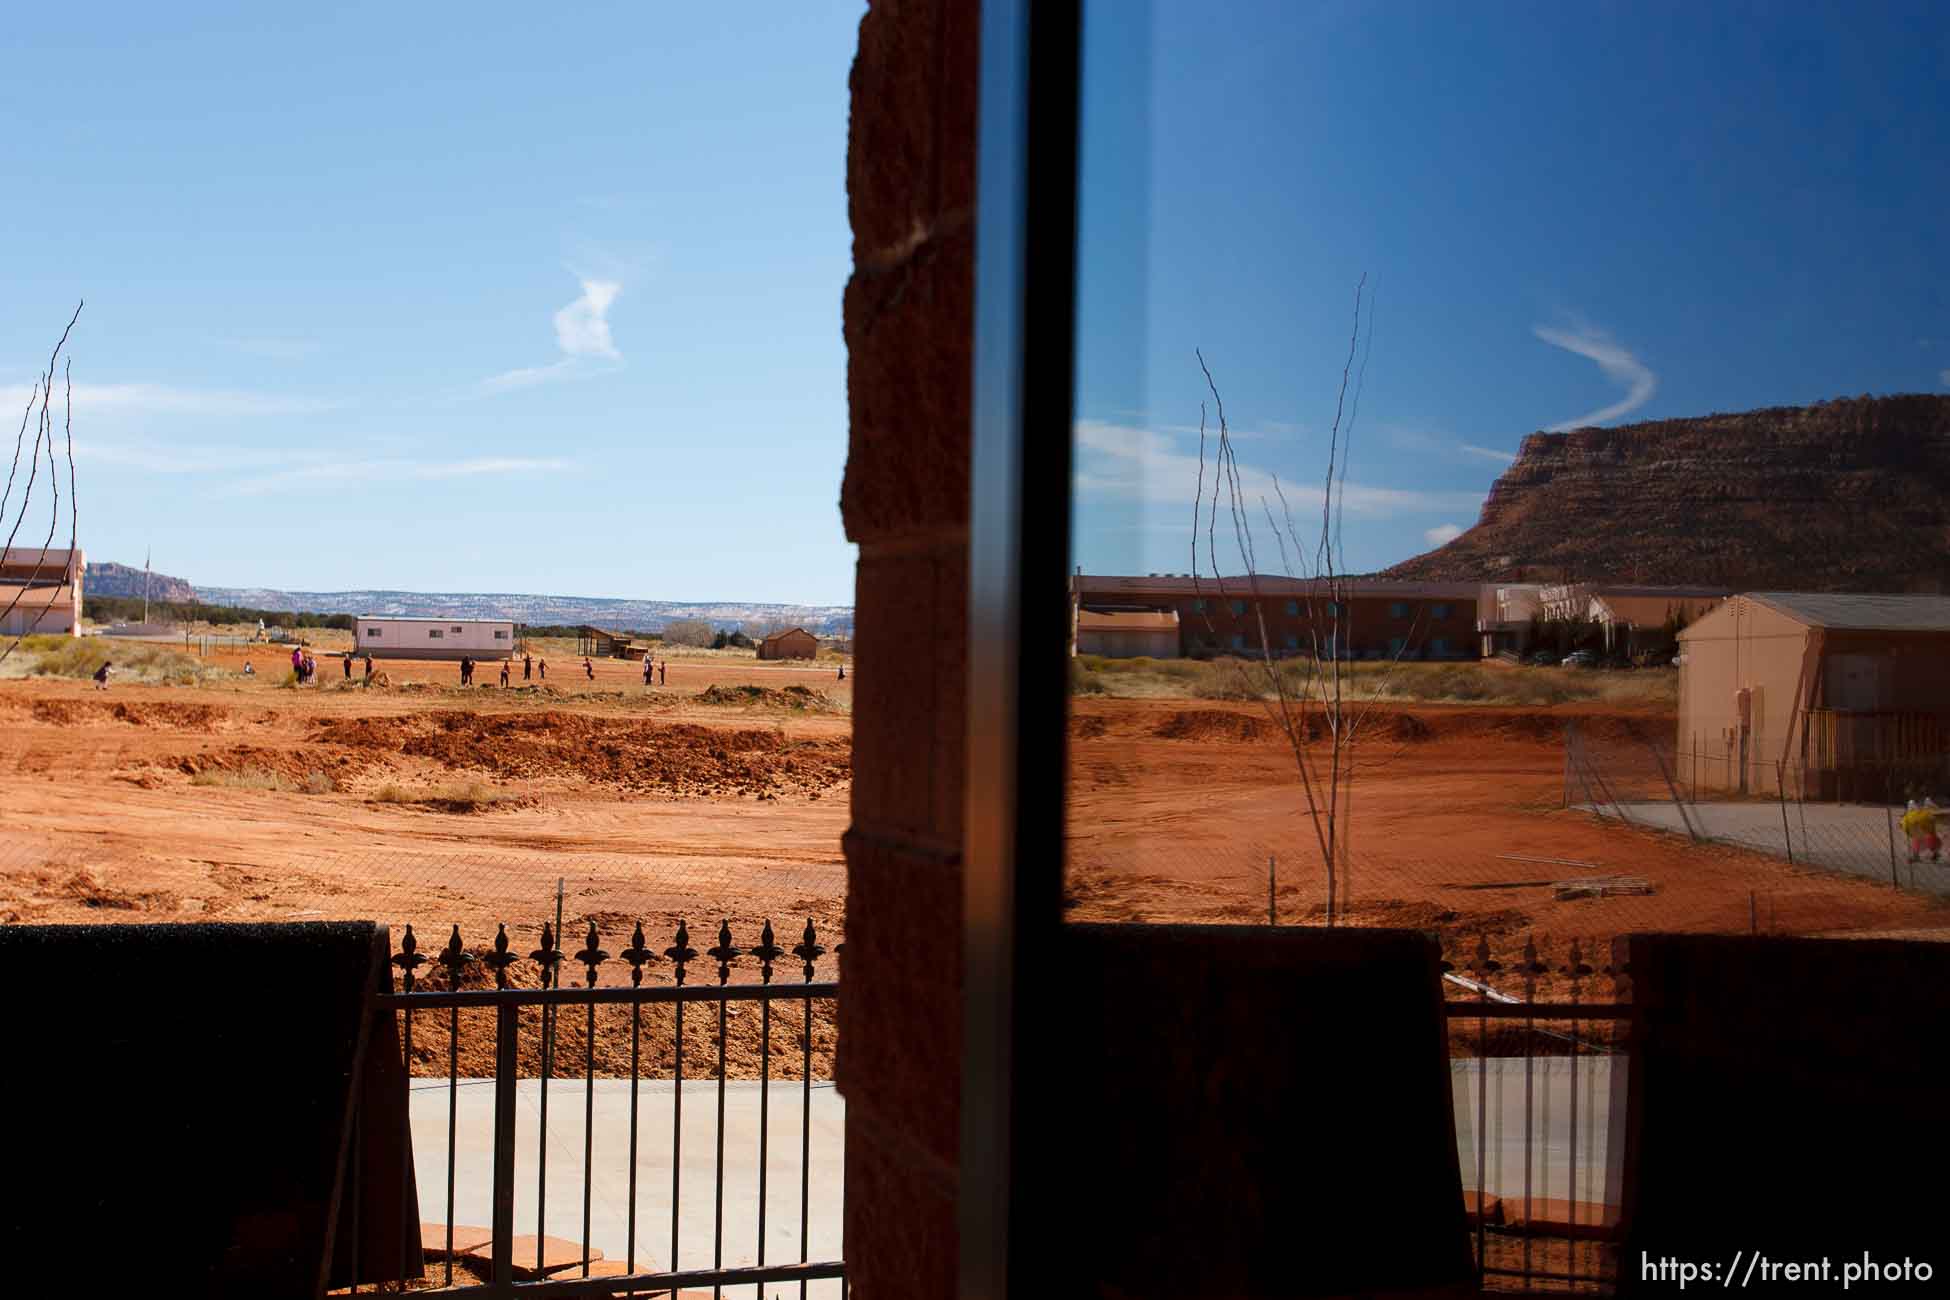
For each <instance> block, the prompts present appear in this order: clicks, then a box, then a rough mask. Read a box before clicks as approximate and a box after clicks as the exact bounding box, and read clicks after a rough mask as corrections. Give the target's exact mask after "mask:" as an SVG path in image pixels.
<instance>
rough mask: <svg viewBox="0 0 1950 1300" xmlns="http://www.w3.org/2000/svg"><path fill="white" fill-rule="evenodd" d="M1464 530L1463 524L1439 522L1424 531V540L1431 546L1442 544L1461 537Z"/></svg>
mask: <svg viewBox="0 0 1950 1300" xmlns="http://www.w3.org/2000/svg"><path fill="white" fill-rule="evenodd" d="M1462 532H1463V530H1462V525H1460V524H1437V525H1436V526H1435V527H1434V528H1430V529H1427V530H1426V531H1424V532H1423V534H1422V540H1423V541H1425V542H1427V543H1428V544H1429V545H1430V546H1442V545H1444V544H1446V543H1448V542H1453V541H1455V540H1456V539H1457V538H1458V537H1461V536H1462Z"/></svg>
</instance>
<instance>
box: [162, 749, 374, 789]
mask: <svg viewBox="0 0 1950 1300" xmlns="http://www.w3.org/2000/svg"><path fill="white" fill-rule="evenodd" d="M369 765H370V760H369V759H368V758H366V757H365V756H362V755H359V754H356V753H345V752H334V751H332V750H326V749H317V748H309V747H307V748H300V749H270V748H267V747H265V746H263V745H233V746H231V747H230V748H228V749H221V750H209V751H206V752H203V753H197V754H185V755H183V756H182V757H181V758H178V759H176V760H175V761H174V763H173V766H174V767H175V768H176V770H177V771H179V772H181V773H183V774H184V775H185V776H196V775H198V774H200V773H203V772H247V771H251V770H253V769H255V770H257V771H262V772H274V773H276V774H277V775H279V776H282V777H288V778H290V779H291V780H292V781H297V782H302V781H304V780H305V778H307V777H309V776H310V775H311V774H312V773H314V772H324V773H326V774H327V775H329V776H332V777H334V778H335V779H336V778H338V777H343V776H349V775H351V774H353V773H355V772H359V771H362V770H364V769H365V768H366V767H367V766H369Z"/></svg>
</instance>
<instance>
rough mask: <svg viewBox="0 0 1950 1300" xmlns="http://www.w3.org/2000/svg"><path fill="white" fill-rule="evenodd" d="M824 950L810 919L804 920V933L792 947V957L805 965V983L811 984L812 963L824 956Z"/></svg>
mask: <svg viewBox="0 0 1950 1300" xmlns="http://www.w3.org/2000/svg"><path fill="white" fill-rule="evenodd" d="M825 952H826V950H825V949H824V948H822V947H820V946H819V935H818V933H817V932H816V931H814V929H813V923H812V918H811V917H810V916H809V917H807V918H806V933H805V935H804V937H802V938H801V939H800V940H799V942H798V943H797V944H795V945H793V949H792V955H793V956H794V957H797V958H798V959H799V960H800V961H802V962H804V963H805V968H806V969H805V973H806V983H808V984H810V983H812V977H813V963H814V962H816V961H818V960H819V959H820V958H821V957H822V956H824V955H825Z"/></svg>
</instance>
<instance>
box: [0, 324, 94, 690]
mask: <svg viewBox="0 0 1950 1300" xmlns="http://www.w3.org/2000/svg"><path fill="white" fill-rule="evenodd" d="M86 305H87V304H86V302H85V301H83V302H80V303H77V304H76V305H75V309H74V315H73V316H70V317H69V318H68V325H67V328H66V329H64V330H62V331H61V337H60V339H59V340H58V341H56V343H55V345H54V351H53V352H52V353H50V354H49V356H48V359H47V369H46V370H45V371H43V372H42V373H41V374H40V375H38V376H36V382H35V384H34V387H33V391H32V393H31V394H30V395H29V397H28V399H27V409H26V410H25V411H24V412H23V413H22V415H21V421H20V433H19V434H17V435H16V436H15V438H14V460H13V468H12V470H10V471H9V473H8V475H7V489H6V492H5V494H4V495H0V523H5V522H6V519H7V514H6V509H7V503H8V502H10V501H11V500H12V497H13V485H14V479H15V476H16V475H17V474H18V473H19V471H20V453H21V449H22V447H23V446H25V445H26V435H27V428H28V426H29V425H30V424H31V425H32V426H33V429H34V439H33V445H32V447H31V448H30V449H29V456H30V460H29V464H28V469H27V484H26V487H25V488H24V489H23V491H22V492H21V495H20V505H19V507H18V508H17V510H16V511H15V513H14V514H13V523H12V525H11V526H10V527H9V528H8V530H7V541H6V544H5V546H0V561H3V560H4V556H5V555H6V554H7V553H8V552H11V551H12V549H13V544H14V540H15V538H16V537H18V536H19V534H20V529H21V525H22V524H24V523H25V522H26V520H27V509H28V507H29V506H30V505H31V504H32V503H33V500H34V484H35V483H36V482H37V481H38V480H39V478H40V469H41V447H42V445H43V443H45V444H46V447H47V477H48V488H49V492H50V495H51V498H52V505H51V508H50V510H49V513H48V523H47V536H46V538H44V539H43V540H42V542H41V548H40V553H39V554H38V555H37V556H36V557H35V560H34V571H33V572H32V573H31V574H30V575H29V576H28V577H27V579H26V580H25V581H24V582H22V583H21V585H20V589H19V590H18V591H17V592H15V593H14V597H13V599H12V600H10V601H8V602H7V607H6V608H5V609H0V623H5V622H6V620H7V619H8V618H9V617H10V616H11V615H12V614H13V612H14V610H15V609H17V608H19V606H20V602H21V601H22V600H23V599H24V598H25V597H26V595H27V593H28V592H30V591H32V590H34V589H35V588H36V587H37V586H38V584H39V583H40V580H41V573H42V571H43V570H44V569H45V568H46V566H47V553H48V551H49V550H51V549H52V548H53V546H54V533H55V530H56V529H57V528H58V527H59V526H60V522H61V478H60V469H59V466H58V465H57V463H56V459H55V452H54V420H53V400H54V375H55V371H56V370H57V369H58V368H59V367H60V365H61V353H62V351H63V350H64V349H65V348H66V347H67V345H68V336H69V335H70V334H72V333H73V332H74V326H75V322H76V321H78V320H80V319H81V309H82V308H83V307H84V306H86ZM63 373H64V374H65V376H66V380H67V411H66V418H65V428H66V430H67V444H68V518H69V542H68V555H69V563H70V564H72V563H73V557H74V543H75V540H76V538H77V537H78V536H79V527H80V522H79V516H78V514H77V512H76V510H75V468H74V375H73V366H72V363H70V365H69V367H68V369H67V370H66V371H64V372H63ZM36 407H38V408H39V414H38V416H36V413H35V412H36ZM26 635H27V634H26V633H24V632H23V633H22V634H21V635H20V636H17V637H15V638H14V640H13V642H12V643H11V644H9V645H8V646H7V647H6V649H5V650H0V663H5V662H6V660H7V659H8V658H9V657H10V656H12V654H13V652H14V651H15V650H16V649H18V648H19V646H20V643H21V641H22V640H24V639H25V638H26Z"/></svg>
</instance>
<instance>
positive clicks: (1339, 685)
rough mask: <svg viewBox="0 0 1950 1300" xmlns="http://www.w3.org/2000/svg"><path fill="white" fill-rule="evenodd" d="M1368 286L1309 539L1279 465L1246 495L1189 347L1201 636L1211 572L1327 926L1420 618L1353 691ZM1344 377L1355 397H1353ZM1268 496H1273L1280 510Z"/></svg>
mask: <svg viewBox="0 0 1950 1300" xmlns="http://www.w3.org/2000/svg"><path fill="white" fill-rule="evenodd" d="M1366 287H1367V277H1366V276H1363V277H1362V278H1361V281H1360V282H1359V283H1358V284H1357V285H1356V287H1355V291H1354V325H1353V329H1352V332H1351V334H1350V337H1349V339H1348V354H1347V359H1346V361H1345V362H1344V363H1343V365H1342V367H1341V381H1340V390H1339V394H1338V396H1337V397H1336V400H1335V404H1334V420H1333V423H1332V425H1331V426H1330V428H1329V431H1328V437H1327V448H1326V469H1325V473H1324V475H1323V477H1322V482H1321V488H1320V523H1319V529H1318V533H1317V534H1316V535H1314V536H1312V537H1310V538H1303V537H1302V534H1301V532H1300V530H1299V528H1298V527H1297V525H1296V523H1295V521H1294V517H1293V510H1292V505H1291V503H1290V502H1289V501H1288V499H1287V493H1286V490H1285V488H1284V487H1282V486H1281V484H1280V480H1279V476H1278V475H1276V474H1273V475H1269V476H1268V477H1269V479H1270V485H1271V487H1272V493H1273V500H1272V501H1269V500H1268V499H1267V498H1266V496H1265V495H1264V494H1263V493H1262V494H1259V497H1258V500H1257V501H1256V502H1255V501H1253V500H1249V499H1248V498H1249V490H1248V488H1247V487H1246V486H1245V485H1244V483H1243V481H1242V479H1241V476H1240V472H1239V464H1238V459H1237V457H1236V455H1235V451H1234V445H1233V438H1232V431H1231V426H1230V425H1229V423H1228V422H1227V419H1226V411H1225V400H1224V398H1223V397H1222V396H1221V394H1220V392H1219V385H1218V381H1217V380H1216V379H1215V378H1214V376H1213V374H1212V369H1211V367H1210V366H1209V365H1207V364H1206V360H1205V356H1204V354H1203V353H1202V352H1197V353H1195V354H1194V355H1196V356H1197V358H1198V364H1199V369H1200V371H1201V372H1202V373H1203V375H1204V378H1205V385H1206V390H1207V391H1208V392H1209V393H1210V394H1211V402H1212V409H1211V411H1210V413H1209V415H1208V411H1207V408H1206V405H1205V403H1203V402H1201V403H1200V404H1199V456H1198V481H1197V490H1196V497H1195V499H1194V503H1193V511H1192V582H1193V591H1194V594H1195V595H1196V596H1198V597H1199V598H1200V599H1198V600H1197V601H1196V602H1195V604H1194V609H1197V610H1200V611H1203V620H1204V623H1205V628H1206V632H1207V636H1206V641H1207V643H1208V644H1211V645H1216V644H1217V643H1218V633H1217V631H1216V628H1215V626H1214V624H1213V621H1212V608H1211V606H1212V602H1211V601H1210V600H1207V599H1205V598H1204V596H1205V592H1206V590H1207V584H1208V583H1209V584H1210V590H1212V591H1213V592H1215V593H1216V599H1217V600H1221V601H1230V602H1232V606H1233V616H1234V618H1235V619H1237V618H1239V617H1241V616H1243V615H1244V614H1246V613H1247V612H1250V615H1251V617H1250V621H1249V625H1248V626H1249V629H1250V631H1249V634H1248V636H1249V638H1250V644H1247V645H1240V644H1238V643H1235V646H1234V649H1235V654H1234V655H1233V656H1232V657H1230V658H1228V659H1224V660H1222V661H1221V663H1222V664H1223V665H1225V666H1226V667H1227V668H1228V669H1229V670H1230V672H1231V673H1233V674H1235V675H1236V676H1235V678H1234V681H1235V684H1236V686H1237V688H1238V693H1240V694H1242V695H1244V696H1246V697H1247V698H1250V699H1254V700H1257V701H1258V702H1259V703H1260V705H1261V706H1262V707H1263V708H1264V709H1265V711H1266V714H1267V717H1268V719H1269V720H1270V721H1271V722H1272V724H1273V725H1274V726H1275V727H1276V728H1278V730H1279V733H1280V736H1281V738H1282V739H1283V740H1284V741H1285V743H1286V746H1287V749H1288V751H1289V752H1290V753H1291V755H1292V758H1293V763H1294V769H1295V771H1296V773H1297V774H1298V776H1299V778H1300V790H1301V797H1302V799H1303V801H1304V812H1305V816H1306V818H1307V821H1308V823H1309V825H1310V826H1311V828H1312V830H1313V839H1314V848H1315V852H1316V853H1317V854H1318V856H1319V861H1320V864H1321V867H1322V869H1323V871H1324V875H1325V885H1326V890H1325V893H1326V907H1325V919H1326V923H1327V924H1328V925H1330V926H1331V925H1333V924H1335V923H1336V920H1337V919H1338V918H1339V917H1340V916H1342V915H1343V914H1344V913H1345V912H1346V910H1347V906H1348V903H1347V899H1348V891H1349V888H1350V881H1351V874H1352V873H1351V861H1352V858H1351V842H1352V837H1351V834H1350V832H1351V824H1352V808H1353V797H1354V779H1355V774H1356V772H1357V770H1359V768H1360V766H1362V765H1363V763H1364V761H1365V764H1366V765H1368V766H1372V765H1373V763H1374V762H1375V761H1376V757H1377V756H1375V755H1371V754H1370V755H1366V756H1365V760H1364V756H1363V754H1362V752H1361V749H1360V746H1361V743H1362V741H1363V740H1364V739H1366V738H1367V736H1368V731H1369V723H1370V721H1371V716H1372V713H1373V710H1374V707H1375V704H1376V701H1377V699H1378V698H1379V697H1381V696H1382V695H1384V694H1385V693H1386V681H1387V677H1388V675H1389V674H1390V673H1391V672H1392V671H1393V670H1394V669H1395V668H1397V667H1398V666H1399V665H1400V663H1401V662H1402V660H1403V658H1404V657H1405V656H1407V655H1409V654H1410V653H1412V652H1413V649H1414V646H1415V644H1416V642H1417V641H1418V640H1419V632H1420V630H1421V627H1422V614H1421V609H1420V605H1419V603H1418V604H1417V605H1416V607H1415V612H1414V615H1413V617H1412V620H1411V622H1410V625H1409V635H1407V636H1404V637H1398V638H1396V639H1395V642H1394V644H1393V645H1391V646H1390V647H1389V650H1388V652H1387V654H1386V655H1385V656H1384V657H1383V662H1382V664H1381V666H1380V668H1379V671H1377V672H1370V673H1366V674H1363V679H1364V680H1363V682H1362V683H1361V689H1359V690H1356V683H1355V679H1354V674H1353V672H1352V667H1351V661H1352V656H1353V654H1354V653H1355V648H1354V647H1353V646H1352V644H1351V641H1350V633H1351V631H1352V626H1353V620H1352V613H1351V611H1352V599H1351V597H1352V595H1353V589H1354V583H1353V580H1352V577H1351V575H1350V574H1349V573H1348V571H1347V565H1346V559H1345V552H1344V547H1343V542H1342V536H1343V520H1344V518H1345V516H1346V512H1347V467H1348V462H1349V459H1350V453H1351V450H1352V446H1353V434H1354V425H1355V416H1356V414H1357V413H1358V411H1359V407H1360V390H1361V387H1362V384H1363V381H1364V380H1365V375H1366V371H1367V361H1366V357H1365V355H1363V357H1362V360H1361V366H1360V374H1359V376H1358V377H1357V376H1356V374H1355V358H1356V354H1357V353H1360V352H1362V327H1363V309H1364V306H1365V307H1366V310H1367V315H1366V326H1367V344H1368V347H1370V348H1371V347H1372V344H1373V338H1374V324H1373V307H1372V300H1371V296H1370V297H1368V298H1367V299H1366V301H1365V302H1364V295H1365V292H1366ZM1351 379H1352V381H1353V384H1354V391H1353V394H1352V397H1353V400H1352V403H1350V402H1349V383H1350V380H1351ZM1344 417H1345V419H1344ZM1209 420H1212V421H1216V423H1217V426H1218V427H1217V436H1216V438H1214V437H1213V436H1212V434H1211V432H1210V425H1209V423H1208V421H1209ZM1208 460H1209V462H1210V466H1211V473H1210V475H1209V478H1210V488H1209V493H1208V488H1207V479H1208V475H1207V465H1208ZM1274 502H1277V503H1278V506H1279V509H1278V511H1277V512H1276V511H1275V510H1274V508H1273V506H1274ZM1255 505H1257V507H1258V509H1257V511H1256V510H1255V509H1254V506H1255ZM1222 512H1223V513H1224V515H1225V516H1226V520H1227V522H1229V524H1230V526H1231V537H1232V543H1233V548H1234V550H1235V552H1236V554H1237V557H1238V561H1239V563H1240V565H1241V566H1242V568H1243V570H1244V572H1243V574H1242V575H1238V576H1233V577H1227V576H1226V575H1225V572H1224V569H1223V567H1222V566H1221V565H1220V562H1219V554H1218V543H1217V534H1218V531H1219V527H1218V525H1219V522H1220V515H1221V513H1222ZM1256 514H1257V515H1259V516H1262V517H1263V518H1264V519H1265V525H1266V530H1267V531H1268V532H1269V533H1270V534H1271V536H1272V539H1273V542H1274V545H1275V549H1276V551H1277V554H1278V568H1277V570H1275V571H1274V573H1273V575H1271V576H1272V578H1274V579H1275V580H1276V582H1275V583H1274V584H1272V585H1277V588H1278V590H1277V592H1272V591H1269V580H1268V579H1269V575H1267V574H1266V572H1265V571H1264V570H1263V569H1262V567H1261V563H1260V558H1259V536H1258V534H1257V533H1256V530H1255V524H1254V518H1255V515H1256ZM1201 530H1202V534H1201ZM1201 535H1202V536H1203V540H1204V543H1205V556H1204V559H1203V561H1201V559H1200V556H1199V542H1200V538H1201ZM1269 558H1270V557H1269ZM1275 596H1277V597H1278V598H1281V599H1284V600H1291V601H1293V602H1295V603H1296V604H1297V605H1298V606H1299V611H1300V612H1299V618H1300V626H1301V627H1302V629H1303V635H1302V636H1301V637H1300V638H1298V639H1299V640H1300V641H1301V642H1302V644H1300V645H1297V646H1290V645H1281V646H1277V647H1276V646H1275V645H1274V643H1273V638H1272V634H1271V632H1270V631H1269V629H1268V625H1267V619H1266V601H1267V600H1268V599H1270V598H1274V597H1275ZM1241 639H1242V640H1246V639H1247V638H1241ZM1240 651H1243V653H1239V652H1240Z"/></svg>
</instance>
